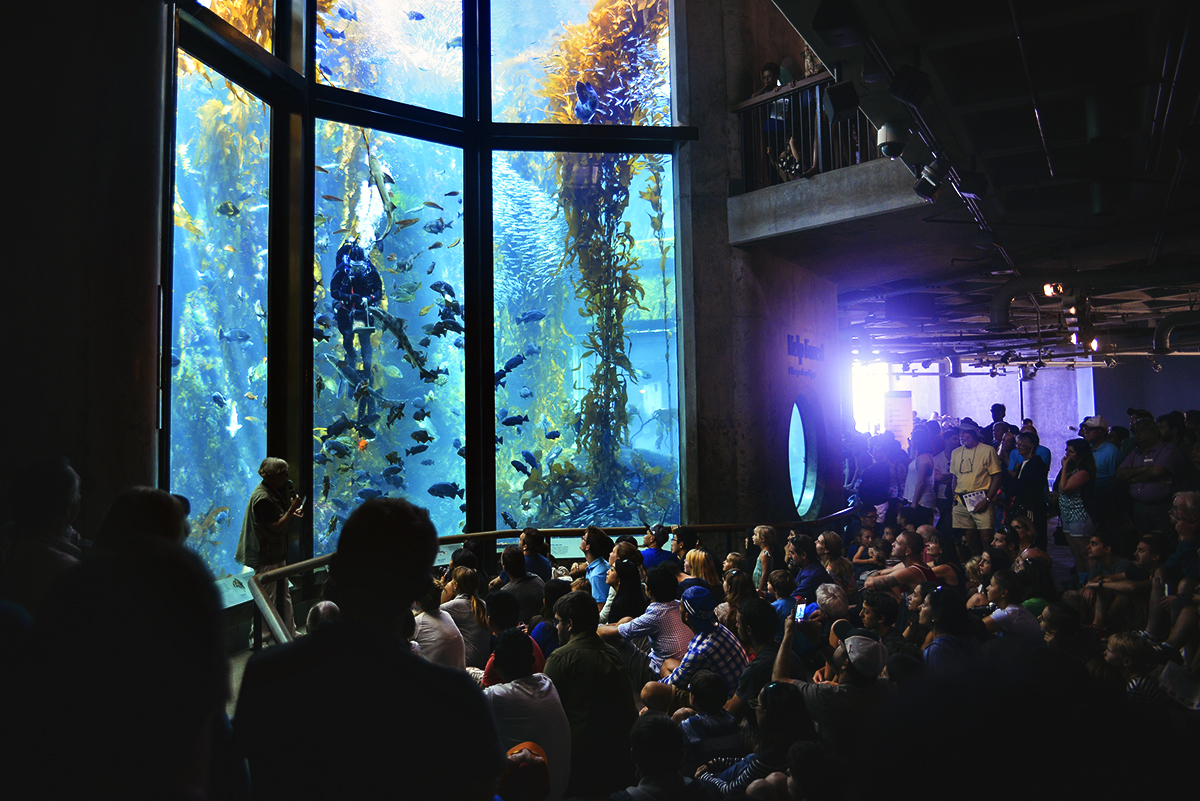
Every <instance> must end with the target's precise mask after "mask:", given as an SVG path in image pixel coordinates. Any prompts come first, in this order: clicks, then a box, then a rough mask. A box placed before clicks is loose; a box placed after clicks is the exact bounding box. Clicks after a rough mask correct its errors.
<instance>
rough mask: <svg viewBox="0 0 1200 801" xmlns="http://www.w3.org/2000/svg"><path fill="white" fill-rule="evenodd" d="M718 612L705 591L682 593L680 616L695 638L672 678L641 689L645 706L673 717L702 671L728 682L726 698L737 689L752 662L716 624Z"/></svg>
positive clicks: (731, 633) (648, 684)
mask: <svg viewBox="0 0 1200 801" xmlns="http://www.w3.org/2000/svg"><path fill="white" fill-rule="evenodd" d="M716 610H717V599H716V598H714V597H713V594H712V593H711V592H709V591H708V590H707V589H705V588H704V587H688V588H687V589H686V590H684V591H683V599H682V600H681V601H680V603H679V612H680V616H681V617H682V618H683V622H684V624H685V625H687V627H688V628H690V629H691V630H692V631H693V632H694V633H695V636H694V637H692V639H691V641H690V642H689V643H688V647H687V652H686V653H685V654H684V655H683V659H682V661H680V662H679V664H678V666H676V668H675V669H674V670H672V671H671V673H670V675H668V676H665V677H664V678H662V679H659V680H658V681H652V682H648V683H647V684H646V685H645V686H644V687H642V703H644V704H645V705H646V706H648V707H650V708H651V709H657V710H659V711H660V712H668V713H674V712H675V711H676V710H677V709H681V708H682V707H684V706H686V704H687V684H688V682H689V681H690V680H691V677H692V675H693V674H695V673H696V672H697V671H700V670H711V671H712V672H713V673H716V674H717V675H718V676H720V677H721V678H722V679H723V680H724V681H725V690H726V693H727V695H732V694H733V692H734V691H735V690H736V689H737V686H738V680H739V679H740V678H741V677H742V671H743V670H745V669H746V665H747V664H748V663H749V661H750V660H749V659H748V658H747V657H746V649H745V648H743V647H742V644H741V642H740V641H739V640H738V638H737V635H735V634H734V633H733V632H731V631H730V630H729V629H727V628H725V627H724V626H723V625H721V623H720V621H718V620H717V613H716ZM668 664H669V663H668Z"/></svg>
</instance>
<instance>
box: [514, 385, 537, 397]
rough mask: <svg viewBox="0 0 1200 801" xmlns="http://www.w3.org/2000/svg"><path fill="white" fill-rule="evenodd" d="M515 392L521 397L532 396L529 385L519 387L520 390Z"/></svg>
mask: <svg viewBox="0 0 1200 801" xmlns="http://www.w3.org/2000/svg"><path fill="white" fill-rule="evenodd" d="M517 394H519V395H520V396H521V397H522V398H532V397H533V390H532V389H530V388H529V387H521V391H520V392H519V393H517Z"/></svg>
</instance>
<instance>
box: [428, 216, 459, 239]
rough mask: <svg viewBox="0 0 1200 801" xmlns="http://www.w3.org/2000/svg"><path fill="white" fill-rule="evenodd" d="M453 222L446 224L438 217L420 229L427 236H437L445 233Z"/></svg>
mask: <svg viewBox="0 0 1200 801" xmlns="http://www.w3.org/2000/svg"><path fill="white" fill-rule="evenodd" d="M453 222H454V221H453V220H451V221H450V222H446V221H445V220H443V219H442V218H441V217H438V218H437V219H436V220H434V221H432V222H427V223H425V224H424V225H422V226H421V229H422V230H423V231H425V233H427V234H434V235H435V236H436V235H437V234H440V233H441V232H442V231H445V230H446V229H447V228H449V227H450V226H451V225H452V224H453Z"/></svg>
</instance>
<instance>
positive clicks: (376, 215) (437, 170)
mask: <svg viewBox="0 0 1200 801" xmlns="http://www.w3.org/2000/svg"><path fill="white" fill-rule="evenodd" d="M316 158H317V163H316V165H315V171H316V190H315V195H316V198H315V209H316V217H315V220H314V224H315V226H316V230H315V235H314V245H315V248H316V252H315V253H314V254H313V273H314V280H315V292H314V296H313V376H314V378H313V380H314V383H315V386H314V392H313V426H314V428H313V460H314V462H315V464H314V466H313V468H314V469H313V484H314V486H313V491H312V498H313V502H312V512H313V535H314V538H315V542H314V547H313V553H314V555H316V556H320V555H321V554H325V553H329V552H330V551H332V550H334V549H335V548H336V547H337V536H338V533H339V531H340V528H341V524H342V523H343V522H344V521H345V519H346V517H347V515H348V514H349V513H350V511H352V510H353V508H354V507H356V506H358V505H359V504H360V503H362V502H363V501H364V500H367V499H368V498H373V497H377V496H380V495H387V496H390V497H397V498H408V499H409V500H411V501H412V502H413V503H416V504H417V505H418V506H424V507H426V508H428V509H429V513H430V516H431V517H432V519H433V523H434V525H435V526H436V527H437V530H438V532H439V533H441V534H452V533H458V532H460V531H462V529H463V524H464V521H465V518H466V513H465V512H466V509H465V503H466V501H465V496H466V466H465V465H466V462H465V454H466V450H465V447H464V444H463V441H464V438H465V436H466V433H465V431H466V423H465V419H464V414H465V406H466V398H465V393H466V386H465V379H464V373H463V367H464V363H463V334H464V328H463V306H462V303H463V291H462V286H463V255H462V254H463V247H462V238H463V230H462V228H463V225H462V218H463V211H462V208H463V196H462V188H463V177H462V176H463V172H462V151H461V150H459V149H457V148H453V147H448V146H444V145H438V144H434V143H431V142H422V141H419V140H416V139H409V138H406V137H403V136H398V135H394V134H384V133H380V132H377V131H373V130H371V129H367V128H361V127H358V126H354V125H343V124H341V123H335V122H329V121H319V122H318V124H317V131H316Z"/></svg>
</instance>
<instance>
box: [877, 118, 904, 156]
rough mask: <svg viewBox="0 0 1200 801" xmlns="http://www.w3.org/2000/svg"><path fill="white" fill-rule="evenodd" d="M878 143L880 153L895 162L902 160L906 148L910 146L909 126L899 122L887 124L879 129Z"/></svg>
mask: <svg viewBox="0 0 1200 801" xmlns="http://www.w3.org/2000/svg"><path fill="white" fill-rule="evenodd" d="M876 143H877V144H878V145H879V152H880V153H882V154H883V155H885V156H887V157H888V158H889V159H892V160H893V161H895V160H896V159H898V158H900V154H902V153H903V152H904V146H905V145H906V144H908V126H907V125H904V124H903V123H899V122H885V123H884V124H883V125H882V126H880V128H879V137H878V138H877V140H876Z"/></svg>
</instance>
